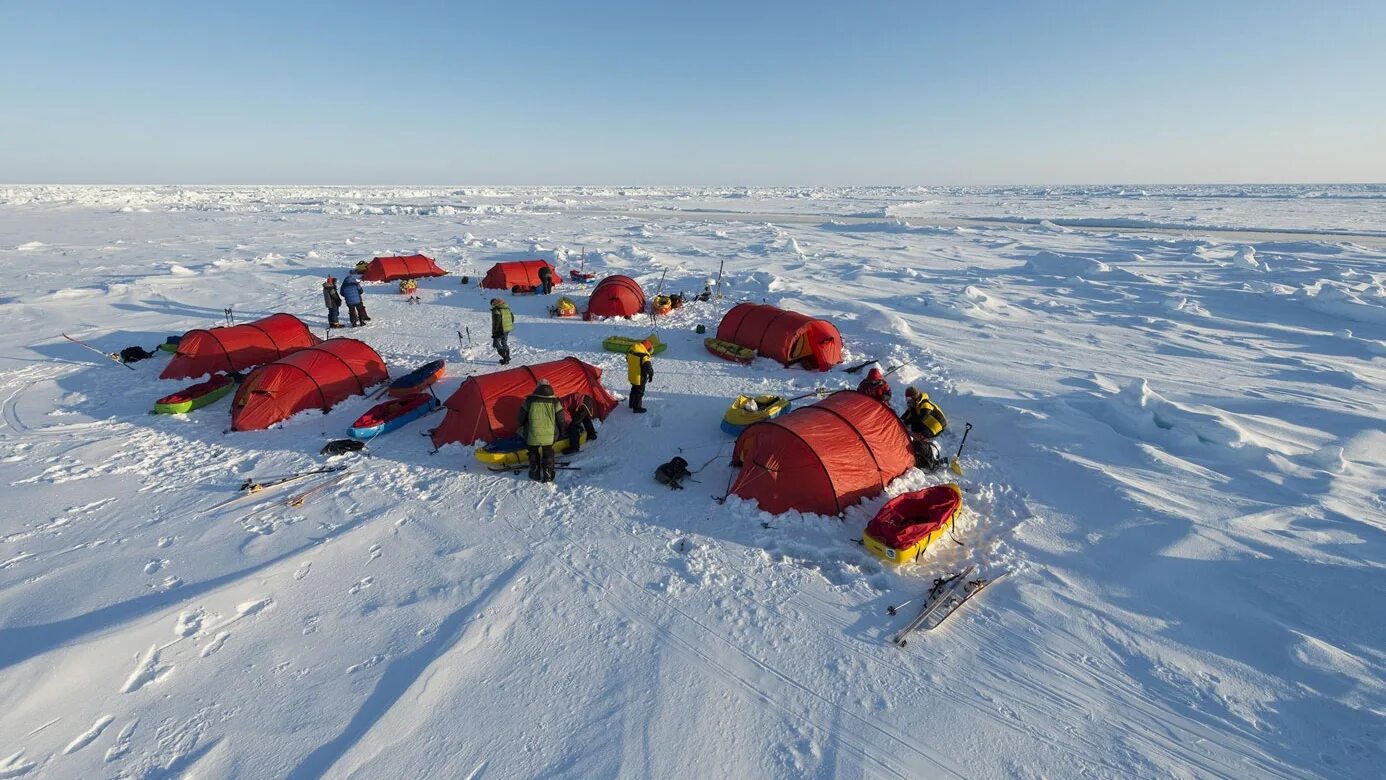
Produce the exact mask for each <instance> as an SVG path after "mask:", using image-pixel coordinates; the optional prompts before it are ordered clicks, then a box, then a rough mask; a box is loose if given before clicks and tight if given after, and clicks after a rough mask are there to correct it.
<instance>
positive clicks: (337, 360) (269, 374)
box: [231, 339, 389, 431]
mask: <svg viewBox="0 0 1386 780" xmlns="http://www.w3.org/2000/svg"><path fill="white" fill-rule="evenodd" d="M386 379H389V373H388V372H387V371H386V370H385V361H383V360H381V359H380V355H378V354H376V351H375V350H374V349H371V348H370V346H369V345H367V344H366V343H365V342H361V341H357V340H356V339H329V340H327V341H324V342H322V343H321V344H318V345H317V346H313V347H305V348H303V349H300V350H299V351H297V352H295V353H293V354H292V355H289V356H288V357H283V358H280V359H279V360H276V361H274V362H273V363H267V364H265V365H263V366H260V367H259V368H257V369H255V370H254V371H252V372H250V375H249V376H247V377H246V378H245V380H244V381H243V382H241V386H240V388H239V389H237V390H236V398H235V399H234V400H233V401H232V402H231V429H232V430H235V431H256V430H261V429H263V428H268V427H270V426H271V425H274V424H275V423H277V422H279V421H281V420H287V419H288V418H290V417H292V416H294V415H295V414H298V413H299V412H301V411H304V410H306V409H321V410H322V411H323V412H327V411H329V410H330V409H331V408H332V407H333V406H335V405H337V404H338V403H341V402H342V401H344V400H346V399H347V398H350V397H351V396H353V395H365V394H366V388H368V387H370V386H371V385H376V384H379V383H381V382H384V381H385V380H386Z"/></svg>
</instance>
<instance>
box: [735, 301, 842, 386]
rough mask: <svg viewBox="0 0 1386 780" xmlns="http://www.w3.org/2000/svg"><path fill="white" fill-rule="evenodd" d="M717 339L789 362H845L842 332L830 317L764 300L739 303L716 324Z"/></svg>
mask: <svg viewBox="0 0 1386 780" xmlns="http://www.w3.org/2000/svg"><path fill="white" fill-rule="evenodd" d="M717 340H718V341H730V342H731V343H733V344H739V345H741V346H743V347H748V348H750V349H754V350H756V351H757V352H759V353H760V354H761V355H764V356H765V357H768V358H773V359H775V360H778V361H780V362H781V363H783V364H785V365H786V366H788V365H792V364H794V363H800V364H802V365H803V366H804V368H809V369H817V370H819V371H827V370H828V369H830V368H832V367H833V366H835V365H837V364H838V363H841V362H842V335H841V334H839V333H838V332H837V328H836V327H834V326H833V324H832V323H831V322H828V321H827V320H820V319H815V318H813V317H810V316H808V315H806V314H800V313H798V312H793V311H786V310H784V309H780V308H777V307H775V306H768V305H766V304H761V303H738V304H737V305H735V306H733V307H732V308H731V311H729V312H727V314H726V316H725V317H723V318H722V322H721V324H720V325H718V326H717Z"/></svg>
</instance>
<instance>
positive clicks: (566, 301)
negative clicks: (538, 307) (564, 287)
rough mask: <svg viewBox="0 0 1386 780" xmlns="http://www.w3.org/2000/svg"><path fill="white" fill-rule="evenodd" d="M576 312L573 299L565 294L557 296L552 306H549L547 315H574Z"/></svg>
mask: <svg viewBox="0 0 1386 780" xmlns="http://www.w3.org/2000/svg"><path fill="white" fill-rule="evenodd" d="M577 314H578V310H577V304H576V303H573V299H572V298H569V297H568V296H566V295H561V296H559V298H558V300H557V301H555V302H554V304H553V306H551V307H549V316H551V317H576V316H577Z"/></svg>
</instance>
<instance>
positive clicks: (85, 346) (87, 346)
mask: <svg viewBox="0 0 1386 780" xmlns="http://www.w3.org/2000/svg"><path fill="white" fill-rule="evenodd" d="M63 338H65V339H67V340H68V341H71V342H72V343H73V344H76V345H77V346H79V347H81V348H83V349H89V350H91V351H92V352H95V353H96V354H98V355H100V356H102V357H104V358H106V359H107V360H110V361H113V362H116V363H119V364H120V365H122V366H125V367H126V368H128V369H130V370H131V371H134V370H135V367H134V366H132V365H130V364H129V363H126V362H125V361H124V360H121V359H120V357H119V356H117V355H112V354H111V353H109V352H102V351H101V350H99V349H97V348H96V347H93V346H92V345H90V344H86V343H83V342H81V341H78V340H77V339H74V338H73V337H71V336H69V335H67V334H66V333H64V334H63Z"/></svg>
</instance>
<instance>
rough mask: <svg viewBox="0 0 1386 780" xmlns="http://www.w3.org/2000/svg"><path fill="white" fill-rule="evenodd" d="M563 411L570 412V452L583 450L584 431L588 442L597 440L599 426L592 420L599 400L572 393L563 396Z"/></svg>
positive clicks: (595, 414)
mask: <svg viewBox="0 0 1386 780" xmlns="http://www.w3.org/2000/svg"><path fill="white" fill-rule="evenodd" d="M563 411H565V412H567V413H568V450H567V451H568V454H570V455H571V454H574V453H578V452H581V451H582V434H583V432H584V431H586V433H587V441H588V442H593V441H596V440H597V426H596V425H595V424H594V423H593V422H592V420H593V418H595V417H596V416H597V402H596V400H595V399H593V398H592V396H590V395H585V394H583V393H571V394H569V395H565V396H563Z"/></svg>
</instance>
